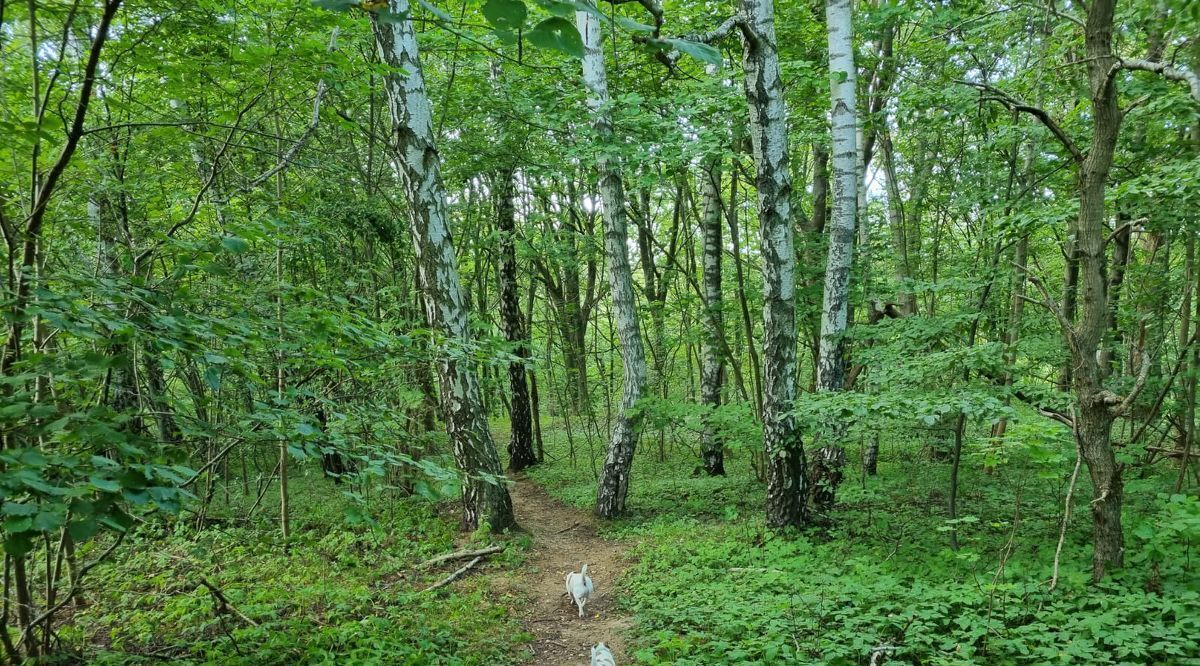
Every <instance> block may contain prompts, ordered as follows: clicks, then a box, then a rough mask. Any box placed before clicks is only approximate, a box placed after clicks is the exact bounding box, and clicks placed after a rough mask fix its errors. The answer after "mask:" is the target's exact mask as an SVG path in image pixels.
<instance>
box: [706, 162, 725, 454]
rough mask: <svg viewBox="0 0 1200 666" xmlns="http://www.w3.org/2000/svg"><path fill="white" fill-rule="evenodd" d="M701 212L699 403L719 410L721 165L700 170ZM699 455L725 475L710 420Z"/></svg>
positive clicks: (708, 164)
mask: <svg viewBox="0 0 1200 666" xmlns="http://www.w3.org/2000/svg"><path fill="white" fill-rule="evenodd" d="M700 179H701V192H702V193H703V209H702V211H701V218H700V225H701V236H702V237H703V239H704V248H703V251H702V255H703V260H702V272H703V276H704V279H703V282H704V339H703V344H702V346H701V349H700V356H701V361H700V400H701V402H703V403H704V406H705V408H706V409H709V410H713V409H716V408H717V407H720V406H721V383H722V381H723V380H724V376H725V364H724V361H725V358H724V353H723V351H722V350H721V347H720V345H719V341H720V339H721V337H722V336H723V332H722V330H721V329H722V326H723V324H724V319H723V317H722V316H721V309H722V299H721V254H722V253H723V252H724V251H725V248H724V246H723V245H722V243H721V162H720V160H719V159H710V160H707V161H706V162H705V163H704V165H703V166H702V167H701V169H700ZM700 454H701V456H702V457H703V458H704V471H705V472H708V474H709V475H712V476H716V475H722V474H725V444H724V442H723V441H722V440H721V436H720V434H718V433H717V432H716V429H715V428H714V427H713V425H712V423H711V422H710V419H705V422H704V432H703V433H702V434H701V440H700Z"/></svg>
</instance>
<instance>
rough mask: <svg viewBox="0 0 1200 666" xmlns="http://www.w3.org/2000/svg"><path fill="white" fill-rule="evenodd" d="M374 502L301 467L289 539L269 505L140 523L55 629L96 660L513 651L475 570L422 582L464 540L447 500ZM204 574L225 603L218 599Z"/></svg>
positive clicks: (402, 660)
mask: <svg viewBox="0 0 1200 666" xmlns="http://www.w3.org/2000/svg"><path fill="white" fill-rule="evenodd" d="M253 499H254V498H253V497H251V498H250V501H253ZM370 500H371V501H370V502H369V505H370V506H371V507H372V512H371V514H370V516H366V515H364V514H363V513H362V509H361V507H362V506H363V505H364V504H366V503H364V502H356V501H353V500H352V499H351V498H349V497H347V496H346V495H345V494H344V493H343V492H342V489H340V488H337V487H335V486H334V485H333V484H332V482H330V480H328V479H325V478H322V477H321V475H320V474H319V473H311V474H306V475H304V476H302V477H300V478H297V479H294V480H293V503H292V512H293V534H292V536H291V538H290V539H289V540H288V541H287V542H286V543H285V542H284V541H283V540H282V539H281V538H280V537H279V530H278V524H277V521H276V520H274V516H272V515H271V514H272V511H271V509H270V508H266V509H263V510H262V511H261V512H259V513H257V514H256V518H255V519H254V520H253V521H251V522H246V521H240V520H239V521H229V522H223V521H222V520H221V519H219V518H217V519H216V520H215V521H213V522H210V524H209V525H208V526H207V527H206V528H205V529H203V530H195V529H192V528H191V527H189V526H188V525H187V524H186V521H183V522H181V523H179V524H177V525H175V526H174V527H173V528H172V529H170V530H169V531H168V530H166V529H162V528H159V529H157V530H156V529H150V528H144V529H141V530H140V531H138V532H136V534H135V536H133V537H131V538H130V539H127V541H126V543H125V544H123V546H122V547H121V548H120V549H118V551H116V553H117V554H116V555H115V556H114V558H113V559H112V560H111V561H109V562H107V563H106V564H104V565H102V566H101V567H98V568H97V569H96V570H95V571H93V572H92V573H91V574H89V579H88V585H87V589H88V594H87V595H85V596H84V600H85V604H84V605H83V606H82V607H81V608H79V609H78V610H77V611H76V612H75V613H74V614H73V617H72V619H71V624H70V625H69V626H66V627H63V629H62V631H63V632H64V638H66V639H68V642H69V643H72V644H75V645H78V646H81V647H80V652H79V654H78V655H77V656H76V657H75V658H82V659H84V660H85V661H87V662H88V663H96V664H151V663H162V661H164V660H169V661H172V662H174V663H183V664H245V665H247V666H249V665H256V666H257V665H265V664H407V665H416V664H491V663H506V662H509V661H515V660H517V657H516V656H515V654H516V650H517V648H518V646H519V645H520V644H521V643H522V642H524V641H525V640H526V636H525V635H524V634H523V633H522V632H521V630H520V627H519V624H518V623H517V621H516V619H515V618H514V617H513V615H512V614H511V612H510V609H511V608H513V607H516V606H517V605H518V604H519V602H518V601H517V600H515V599H510V598H501V597H500V596H498V595H497V594H495V593H493V592H492V591H491V590H490V588H489V587H488V585H487V582H486V579H485V578H482V577H467V578H464V579H462V580H460V581H456V582H455V584H454V585H453V586H450V587H449V588H446V589H445V590H443V591H440V592H439V593H428V594H426V593H422V592H421V590H422V589H423V588H424V587H426V586H427V584H429V583H431V582H433V581H434V580H436V579H437V578H439V577H441V576H442V575H444V573H438V572H430V573H422V574H418V575H414V573H413V566H414V565H415V564H417V563H419V562H421V561H423V560H425V559H427V558H429V557H430V556H432V555H436V554H439V553H442V552H446V551H448V550H452V549H453V548H452V547H453V544H454V541H455V540H456V539H459V538H460V537H461V535H460V534H459V533H458V524H457V512H456V507H454V506H453V505H451V504H446V505H438V504H433V503H430V502H429V501H427V500H424V499H417V498H403V499H401V498H396V499H393V498H390V497H387V496H383V497H372V498H370ZM233 501H234V503H235V506H237V501H238V500H237V497H236V495H235V497H234V499H233ZM242 508H243V509H244V508H245V507H242ZM218 513H220V512H218ZM229 513H230V515H244V513H245V512H244V511H230V512H229ZM276 515H277V513H276ZM475 536H476V537H477V538H480V539H482V538H485V536H484V535H482V534H481V535H475ZM520 559H521V554H520V548H509V549H507V551H506V552H505V553H504V554H502V555H500V556H498V557H496V558H493V559H492V560H491V561H490V563H489V564H488V567H489V568H511V567H513V566H514V565H517V564H519V562H520ZM201 580H204V581H207V582H209V583H211V584H212V585H214V586H216V587H217V588H218V589H219V590H220V591H221V593H222V594H223V595H224V596H225V597H226V598H227V599H228V601H229V603H230V604H231V605H232V607H233V609H222V608H221V602H220V601H219V600H218V599H216V598H214V595H213V594H212V592H211V591H210V590H209V588H207V587H205V586H203V585H202V584H201ZM239 612H240V613H241V614H243V615H244V616H245V618H242V617H239V616H238V615H237V613H239ZM251 622H253V623H254V624H253V625H252V624H251Z"/></svg>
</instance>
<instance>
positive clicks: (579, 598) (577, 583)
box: [567, 564, 596, 618]
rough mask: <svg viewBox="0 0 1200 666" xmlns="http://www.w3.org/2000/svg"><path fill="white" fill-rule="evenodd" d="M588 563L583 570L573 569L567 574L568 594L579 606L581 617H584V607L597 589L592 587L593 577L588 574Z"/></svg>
mask: <svg viewBox="0 0 1200 666" xmlns="http://www.w3.org/2000/svg"><path fill="white" fill-rule="evenodd" d="M587 567H588V565H586V564H585V565H583V570H582V571H578V572H576V571H572V572H571V573H569V574H567V595H568V596H570V597H571V601H574V602H575V605H576V606H579V617H581V618H582V617H583V607H584V606H586V605H587V602H588V600H589V599H591V598H592V594H593V593H594V592H595V591H596V589H595V588H594V587H592V579H591V578H590V577H588V575H587Z"/></svg>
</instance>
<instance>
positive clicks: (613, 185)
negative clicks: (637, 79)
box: [575, 11, 646, 518]
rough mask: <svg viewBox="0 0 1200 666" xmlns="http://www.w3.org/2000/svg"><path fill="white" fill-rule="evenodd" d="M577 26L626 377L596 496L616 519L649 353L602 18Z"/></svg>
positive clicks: (602, 512) (581, 15)
mask: <svg viewBox="0 0 1200 666" xmlns="http://www.w3.org/2000/svg"><path fill="white" fill-rule="evenodd" d="M575 24H576V25H577V26H578V28H579V34H580V35H581V36H582V37H583V52H584V55H583V84H584V87H586V88H587V91H588V100H587V104H588V109H590V110H591V113H592V123H593V127H594V129H595V131H596V135H597V137H598V138H599V141H600V143H601V150H600V151H599V154H598V157H597V159H596V167H597V170H598V171H599V172H600V198H601V201H602V203H603V218H604V254H605V258H606V259H607V260H608V280H609V287H610V289H611V292H612V307H613V316H614V319H615V321H616V326H617V336H618V338H619V339H620V343H621V363H622V369H623V376H624V384H623V387H622V391H621V405H620V410H619V411H618V413H617V416H616V419H615V420H614V423H613V430H612V435H611V437H610V440H609V444H608V455H607V456H606V457H605V459H604V469H603V470H601V472H600V482H599V487H598V488H597V492H596V514H597V515H599V516H601V517H604V518H613V517H616V516H619V515H621V514H622V513H624V511H625V496H626V494H627V493H628V492H629V472H630V470H631V469H632V467H633V453H634V450H635V448H636V446H637V438H638V427H639V425H640V422H641V416H640V414H639V413H638V411H637V410H636V409H635V407H636V405H637V402H638V400H640V399H641V397H642V391H643V389H644V387H645V384H646V352H645V349H644V348H643V347H642V333H641V325H640V324H639V322H638V315H637V307H636V304H635V302H634V297H633V275H632V272H631V270H630V267H629V253H628V247H627V238H628V232H627V226H628V225H627V221H626V218H625V187H624V184H623V183H622V181H621V167H620V164H619V163H618V162H616V161H615V160H614V159H613V158H612V157H611V155H610V153H609V152H608V151H609V149H610V148H611V146H612V144H613V125H612V117H611V115H610V113H609V111H608V102H609V97H608V75H607V73H606V71H605V67H604V52H603V51H602V50H601V48H600V36H601V25H600V19H599V18H598V17H597V16H596V15H595V14H593V13H591V12H587V11H577V12H576V13H575Z"/></svg>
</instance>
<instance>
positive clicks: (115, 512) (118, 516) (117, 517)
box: [100, 506, 133, 532]
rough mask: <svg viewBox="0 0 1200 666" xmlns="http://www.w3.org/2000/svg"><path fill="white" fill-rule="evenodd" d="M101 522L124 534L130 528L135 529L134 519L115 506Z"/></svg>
mask: <svg viewBox="0 0 1200 666" xmlns="http://www.w3.org/2000/svg"><path fill="white" fill-rule="evenodd" d="M100 522H102V523H104V524H105V525H108V526H109V527H111V528H113V529H114V530H117V531H118V532H124V531H126V530H128V529H129V528H130V527H133V518H132V517H130V515H129V514H127V513H125V512H124V511H122V510H121V509H119V508H117V507H115V506H114V507H112V508H111V509H109V511H108V515H106V516H104V517H103V518H101V519H100Z"/></svg>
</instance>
